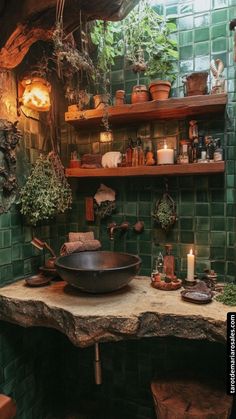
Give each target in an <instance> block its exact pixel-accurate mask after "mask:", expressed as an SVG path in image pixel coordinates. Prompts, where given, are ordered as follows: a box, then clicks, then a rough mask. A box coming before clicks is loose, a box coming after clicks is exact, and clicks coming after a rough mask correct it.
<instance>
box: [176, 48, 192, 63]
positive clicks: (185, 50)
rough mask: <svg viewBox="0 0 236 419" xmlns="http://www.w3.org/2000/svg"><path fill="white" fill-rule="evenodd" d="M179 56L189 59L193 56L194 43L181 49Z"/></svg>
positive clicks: (182, 58)
mask: <svg viewBox="0 0 236 419" xmlns="http://www.w3.org/2000/svg"><path fill="white" fill-rule="evenodd" d="M179 56H180V59H181V60H188V59H189V58H192V57H193V47H192V45H187V46H185V47H181V48H180V49H179Z"/></svg>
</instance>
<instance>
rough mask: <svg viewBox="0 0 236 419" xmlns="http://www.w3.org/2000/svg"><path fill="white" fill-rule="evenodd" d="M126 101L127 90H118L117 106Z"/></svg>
mask: <svg viewBox="0 0 236 419" xmlns="http://www.w3.org/2000/svg"><path fill="white" fill-rule="evenodd" d="M124 103H125V91H124V90H117V91H116V96H115V106H120V105H123V104H124Z"/></svg>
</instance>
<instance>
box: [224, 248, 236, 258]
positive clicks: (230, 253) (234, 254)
mask: <svg viewBox="0 0 236 419" xmlns="http://www.w3.org/2000/svg"><path fill="white" fill-rule="evenodd" d="M226 260H230V261H235V260H236V250H235V248H234V247H227V249H226Z"/></svg>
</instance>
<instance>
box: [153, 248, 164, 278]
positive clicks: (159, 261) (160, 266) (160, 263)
mask: <svg viewBox="0 0 236 419" xmlns="http://www.w3.org/2000/svg"><path fill="white" fill-rule="evenodd" d="M154 269H155V273H159V274H163V270H164V258H163V255H162V253H161V252H160V253H159V255H158V256H157V258H156V259H155V263H154Z"/></svg>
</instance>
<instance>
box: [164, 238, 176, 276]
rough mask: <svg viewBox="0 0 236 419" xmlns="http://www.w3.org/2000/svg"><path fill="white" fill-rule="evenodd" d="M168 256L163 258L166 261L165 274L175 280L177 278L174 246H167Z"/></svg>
mask: <svg viewBox="0 0 236 419" xmlns="http://www.w3.org/2000/svg"><path fill="white" fill-rule="evenodd" d="M165 249H166V254H165V256H164V258H163V260H164V273H165V275H166V276H167V277H168V278H173V277H174V276H175V273H174V272H175V258H174V256H173V255H172V254H171V251H172V245H171V244H166V245H165Z"/></svg>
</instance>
